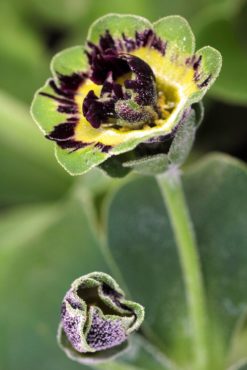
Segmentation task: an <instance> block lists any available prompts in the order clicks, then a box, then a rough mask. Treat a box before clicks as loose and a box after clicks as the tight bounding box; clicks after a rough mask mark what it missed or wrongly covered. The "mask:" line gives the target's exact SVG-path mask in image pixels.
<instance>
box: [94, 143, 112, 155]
mask: <svg viewBox="0 0 247 370" xmlns="http://www.w3.org/2000/svg"><path fill="white" fill-rule="evenodd" d="M95 147H96V148H98V149H100V150H101V152H102V153H108V152H109V150H110V149H111V148H112V146H111V145H105V144H102V143H97V144H96V145H95Z"/></svg>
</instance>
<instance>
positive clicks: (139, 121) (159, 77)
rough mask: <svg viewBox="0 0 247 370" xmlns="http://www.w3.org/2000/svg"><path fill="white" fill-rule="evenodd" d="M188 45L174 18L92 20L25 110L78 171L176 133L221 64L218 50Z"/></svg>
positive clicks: (184, 26)
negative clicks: (82, 39)
mask: <svg viewBox="0 0 247 370" xmlns="http://www.w3.org/2000/svg"><path fill="white" fill-rule="evenodd" d="M194 49H195V41H194V36H193V33H192V31H191V29H190V27H189V25H188V23H187V21H186V20H184V19H183V18H181V17H179V16H169V17H165V18H162V19H160V20H159V21H157V22H156V23H154V24H151V23H150V22H149V21H148V20H146V19H144V18H141V17H137V16H132V15H117V14H109V15H107V16H104V17H103V18H100V19H99V20H97V21H96V22H95V23H94V24H93V25H92V27H91V28H90V30H89V33H88V37H87V41H86V44H85V46H84V47H82V46H76V47H73V48H70V49H67V50H64V51H62V52H61V53H59V54H57V55H56V56H55V57H54V59H53V60H52V65H51V70H52V74H53V78H52V79H50V80H48V81H47V83H46V85H45V86H44V87H43V88H41V89H40V90H39V91H38V92H37V94H36V96H35V98H34V101H33V105H32V114H33V117H34V119H35V120H36V122H37V123H38V125H39V126H40V128H41V129H42V131H43V132H44V133H45V135H46V137H47V138H48V139H50V140H53V141H55V142H56V156H57V159H58V161H59V162H60V163H61V164H62V166H64V168H65V169H66V170H67V171H68V172H70V173H71V174H72V175H77V174H82V173H85V172H86V171H88V170H89V169H91V168H92V167H94V166H97V165H100V164H101V163H103V162H104V161H106V160H107V159H108V158H111V157H113V158H114V157H115V156H116V155H119V154H122V153H126V152H130V151H133V149H135V148H138V147H139V145H140V144H141V145H142V144H143V143H144V144H147V146H148V145H150V143H160V142H163V141H166V140H167V138H173V137H175V136H176V133H177V130H178V128H179V127H180V126H182V124H183V122H185V121H186V119H188V117H189V116H190V114H191V112H192V110H191V108H190V107H191V105H192V104H193V103H196V102H198V101H200V100H201V99H202V97H203V95H204V94H205V92H206V91H207V90H208V88H209V87H210V86H211V85H212V83H213V82H214V81H215V78H216V77H217V75H218V74H219V71H220V68H221V56H220V53H219V52H218V51H217V50H215V49H213V48H211V47H209V46H206V47H203V48H202V49H200V50H198V51H197V52H195V50H194ZM181 145H185V144H183V143H182V144H181Z"/></svg>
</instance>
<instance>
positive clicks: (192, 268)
mask: <svg viewBox="0 0 247 370" xmlns="http://www.w3.org/2000/svg"><path fill="white" fill-rule="evenodd" d="M158 183H159V185H160V189H161V193H162V196H163V198H164V201H165V204H166V207H167V210H168V214H169V217H170V221H171V224H172V228H173V231H174V235H175V239H176V243H177V247H178V251H179V256H180V262H181V266H182V270H183V275H184V279H185V287H186V292H187V301H188V302H187V303H188V308H189V314H190V320H191V325H192V329H193V339H192V340H193V343H192V345H193V349H194V356H195V359H194V364H193V365H195V366H193V367H195V369H196V370H208V369H209V368H210V366H209V361H210V360H209V353H208V337H207V312H206V304H205V295H204V286H203V279H202V274H201V266H200V260H199V255H198V250H197V243H196V239H195V235H194V232H193V227H192V223H191V220H190V215H189V210H188V208H187V205H186V201H185V197H184V193H183V188H182V184H181V180H180V174H179V173H178V171H176V170H172V171H169V172H168V173H166V174H165V175H162V176H159V177H158Z"/></svg>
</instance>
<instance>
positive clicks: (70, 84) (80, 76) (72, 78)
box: [57, 72, 88, 92]
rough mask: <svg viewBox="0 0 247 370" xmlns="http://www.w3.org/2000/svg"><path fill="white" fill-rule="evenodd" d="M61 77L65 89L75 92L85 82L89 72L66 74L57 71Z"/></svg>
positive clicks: (61, 83)
mask: <svg viewBox="0 0 247 370" xmlns="http://www.w3.org/2000/svg"><path fill="white" fill-rule="evenodd" d="M57 76H58V79H59V84H60V86H61V89H62V90H63V91H67V92H69V91H70V92H75V91H76V90H78V88H79V87H80V86H81V85H82V84H83V82H84V81H85V79H86V78H88V76H87V73H84V72H82V73H73V74H72V75H69V76H65V75H62V74H61V73H58V72H57Z"/></svg>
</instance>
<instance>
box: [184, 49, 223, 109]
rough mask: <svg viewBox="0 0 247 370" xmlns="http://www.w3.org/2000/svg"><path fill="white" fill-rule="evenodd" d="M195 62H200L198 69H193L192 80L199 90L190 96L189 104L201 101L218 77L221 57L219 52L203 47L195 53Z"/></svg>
mask: <svg viewBox="0 0 247 370" xmlns="http://www.w3.org/2000/svg"><path fill="white" fill-rule="evenodd" d="M195 58H196V60H198V61H199V60H200V63H198V67H197V68H194V70H195V72H194V80H195V81H196V84H197V86H198V88H199V90H198V91H197V92H195V93H194V94H192V96H191V97H190V102H191V103H195V102H198V101H199V100H201V99H202V97H203V96H204V95H205V93H206V92H207V90H208V89H209V88H210V87H211V85H212V84H213V83H214V82H215V80H216V78H217V77H218V75H219V73H220V70H221V66H222V56H221V54H220V52H219V51H218V50H216V49H214V48H212V47H211V46H204V47H203V48H201V49H199V50H198V51H197V52H196V53H195Z"/></svg>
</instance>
